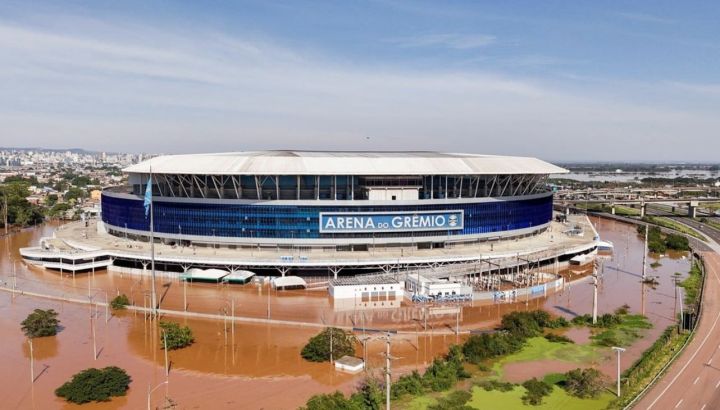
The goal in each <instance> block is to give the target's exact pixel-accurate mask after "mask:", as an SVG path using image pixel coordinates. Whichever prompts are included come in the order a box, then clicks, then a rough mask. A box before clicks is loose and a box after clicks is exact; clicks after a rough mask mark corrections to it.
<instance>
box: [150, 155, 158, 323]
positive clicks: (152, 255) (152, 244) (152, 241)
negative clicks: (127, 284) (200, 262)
mask: <svg viewBox="0 0 720 410" xmlns="http://www.w3.org/2000/svg"><path fill="white" fill-rule="evenodd" d="M151 161H152V160H151ZM153 214H154V212H153V199H152V163H151V164H150V269H151V275H152V310H151V312H152V316H153V317H157V293H156V291H155V224H154V223H153Z"/></svg>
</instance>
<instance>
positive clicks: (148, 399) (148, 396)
mask: <svg viewBox="0 0 720 410" xmlns="http://www.w3.org/2000/svg"><path fill="white" fill-rule="evenodd" d="M167 382H168V381H167V380H165V381H164V382H162V383H160V384H158V385H157V386H155V387H154V388H153V389H152V390H151V389H150V385H149V384H148V394H147V410H152V409H151V408H150V396H151V395H152V393H153V392H154V391H155V390H157V389H158V387H160V386H162V385H163V384H167Z"/></svg>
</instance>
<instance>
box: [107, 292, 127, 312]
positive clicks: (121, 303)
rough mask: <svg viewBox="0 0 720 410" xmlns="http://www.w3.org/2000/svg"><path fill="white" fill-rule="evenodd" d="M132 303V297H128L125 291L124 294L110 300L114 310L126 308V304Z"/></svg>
mask: <svg viewBox="0 0 720 410" xmlns="http://www.w3.org/2000/svg"><path fill="white" fill-rule="evenodd" d="M129 304H130V299H128V297H127V295H125V294H124V293H123V294H122V295H117V296H115V297H114V298H113V300H111V301H110V307H111V308H112V309H113V310H122V309H125V307H126V306H128V305H129Z"/></svg>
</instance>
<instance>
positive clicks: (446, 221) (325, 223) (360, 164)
mask: <svg viewBox="0 0 720 410" xmlns="http://www.w3.org/2000/svg"><path fill="white" fill-rule="evenodd" d="M124 172H125V173H126V174H127V177H128V184H127V185H125V186H118V187H108V188H106V189H105V190H103V192H102V199H101V213H100V218H99V219H98V220H93V219H91V220H89V221H86V222H85V223H84V225H83V224H82V223H71V224H68V225H66V226H63V227H62V228H61V229H59V230H58V231H57V232H56V234H55V235H54V236H53V237H52V238H43V240H41V244H40V246H39V247H32V248H25V249H23V250H22V254H23V257H24V258H25V259H26V260H28V261H29V262H31V263H35V264H37V265H41V266H44V267H46V268H50V269H55V270H67V271H72V272H79V271H84V270H88V269H96V268H108V269H110V270H120V271H121V272H122V271H127V272H131V273H137V272H142V273H144V272H146V271H147V270H148V264H149V261H150V257H151V255H150V254H149V252H150V247H149V246H148V243H149V241H150V237H151V236H152V237H154V239H155V244H156V246H155V248H156V249H157V252H156V254H155V264H156V269H157V270H158V271H159V272H167V273H169V274H187V272H188V271H192V270H193V269H195V270H211V269H215V270H218V271H223V272H226V273H227V272H235V271H250V272H252V273H255V274H258V275H264V276H283V277H284V276H286V275H288V276H289V275H295V276H304V277H321V276H328V275H331V276H332V277H334V278H338V276H355V275H358V274H369V273H370V274H372V273H382V274H387V273H390V272H393V271H398V270H399V269H406V270H409V269H434V270H435V271H436V272H438V271H439V272H445V273H447V275H446V276H448V277H449V276H453V275H455V274H457V275H479V274H481V273H482V272H487V271H488V270H490V269H492V268H493V267H495V268H496V269H498V270H500V269H505V270H508V269H510V268H511V267H512V266H519V265H520V264H530V263H531V262H530V261H531V260H532V261H533V262H534V263H537V264H541V263H545V264H549V263H555V264H557V263H559V262H562V261H568V260H569V259H570V258H572V257H574V256H576V255H580V254H584V253H588V252H592V251H594V250H595V248H596V241H597V235H596V233H594V228H593V227H592V225H591V224H589V222H588V221H587V219H586V218H583V219H579V220H578V221H576V222H574V223H573V224H569V223H568V222H567V221H564V222H563V223H560V222H558V221H555V220H554V218H553V192H552V190H551V189H549V188H548V185H547V183H546V181H547V178H548V176H549V175H550V174H559V173H565V172H567V171H566V170H565V169H563V168H560V167H557V166H555V165H552V164H549V163H547V162H544V161H541V160H539V159H535V158H528V157H511V156H492V155H477V154H456V153H437V152H310V151H260V152H241V153H219V154H191V155H166V156H159V157H155V158H152V159H150V160H147V161H144V162H141V163H138V164H135V165H132V166H130V167H128V168H126V169H124ZM148 180H151V186H152V212H151V213H152V215H150V217H148V215H147V212H146V209H145V206H144V205H145V204H144V199H145V198H144V197H145V192H146V188H147V182H148ZM151 220H152V221H153V226H152V228H153V229H152V232H151V227H150V223H151V222H150V221H151ZM554 224H556V225H557V226H553V225H554ZM485 263H487V264H485ZM443 269H444V270H443ZM437 275H444V274H440V273H437Z"/></svg>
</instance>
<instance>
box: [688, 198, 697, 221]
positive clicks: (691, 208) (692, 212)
mask: <svg viewBox="0 0 720 410" xmlns="http://www.w3.org/2000/svg"><path fill="white" fill-rule="evenodd" d="M697 207H698V201H690V202H688V216H689V217H690V218H695V217H696V216H697Z"/></svg>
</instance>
